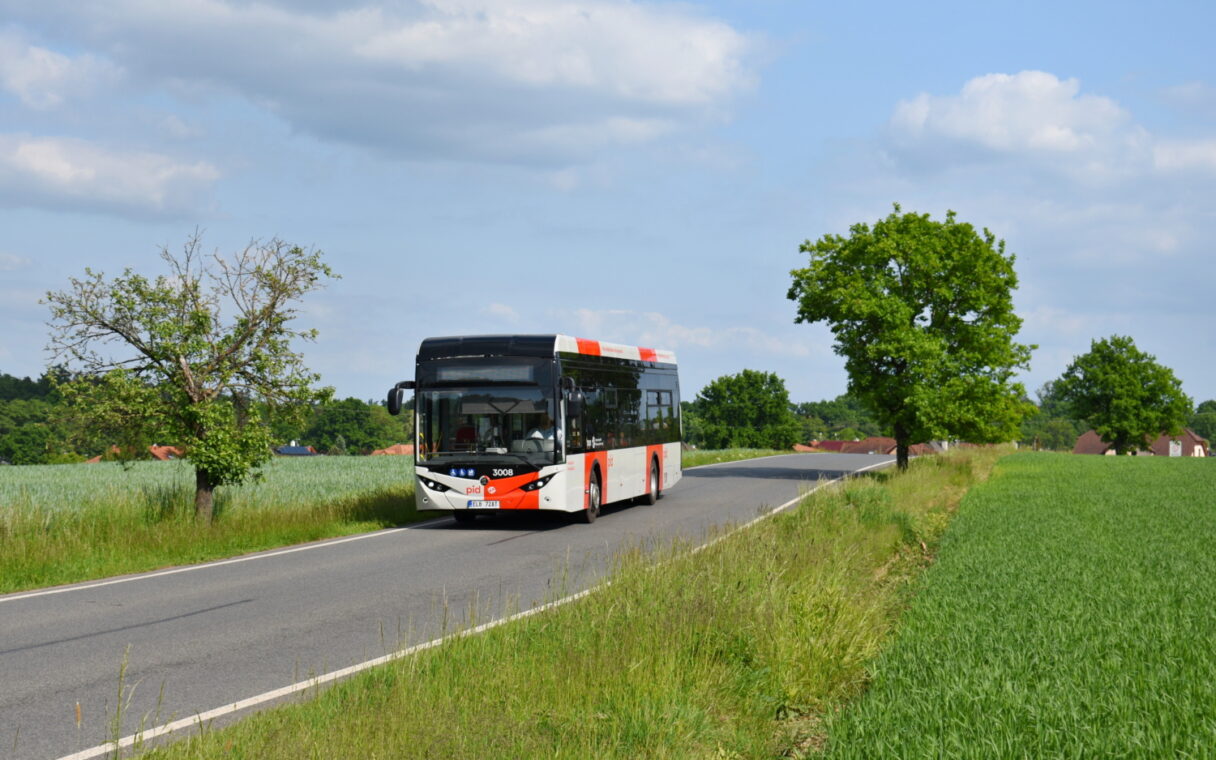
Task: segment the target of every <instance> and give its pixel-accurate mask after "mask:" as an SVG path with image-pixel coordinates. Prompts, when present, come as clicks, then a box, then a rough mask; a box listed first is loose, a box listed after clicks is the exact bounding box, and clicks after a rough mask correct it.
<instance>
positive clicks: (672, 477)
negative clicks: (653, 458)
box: [662, 441, 684, 491]
mask: <svg viewBox="0 0 1216 760" xmlns="http://www.w3.org/2000/svg"><path fill="white" fill-rule="evenodd" d="M682 457H683V448H682V446H681V445H680V442H679V441H675V442H674V443H664V444H663V462H662V468H663V471H662V478H663V490H664V491H666V490H667V489H668V488H671V487H672V486H674V485H675V484H676V483H679V482H680V478H682V477H683V476H684V467H683V460H682Z"/></svg>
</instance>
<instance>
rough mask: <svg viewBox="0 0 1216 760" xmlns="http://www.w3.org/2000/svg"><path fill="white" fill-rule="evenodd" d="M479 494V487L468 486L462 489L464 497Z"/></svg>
mask: <svg viewBox="0 0 1216 760" xmlns="http://www.w3.org/2000/svg"><path fill="white" fill-rule="evenodd" d="M480 493H481V486H469V487H468V488H465V489H464V495H465V496H477V495H479V494H480Z"/></svg>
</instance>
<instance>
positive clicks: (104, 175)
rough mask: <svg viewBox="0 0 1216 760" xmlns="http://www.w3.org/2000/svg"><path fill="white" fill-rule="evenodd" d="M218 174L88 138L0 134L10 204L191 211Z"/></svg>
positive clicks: (0, 177) (0, 162)
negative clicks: (108, 146) (124, 149)
mask: <svg viewBox="0 0 1216 760" xmlns="http://www.w3.org/2000/svg"><path fill="white" fill-rule="evenodd" d="M219 176H220V174H219V170H217V169H216V168H215V167H214V166H212V165H211V164H208V163H205V162H201V161H200V162H195V163H181V162H178V161H175V160H174V159H172V158H170V157H168V156H164V155H160V154H157V153H148V152H141V151H123V150H112V149H108V148H105V147H103V146H101V145H98V144H95V143H91V142H88V141H85V140H75V139H67V138H50V137H27V136H19V135H0V198H2V199H4V200H6V201H8V203H9V204H11V205H35V206H51V207H63V206H69V207H74V208H83V209H88V210H108V211H118V212H120V213H129V214H136V215H144V214H166V213H168V214H172V213H177V212H180V211H182V210H185V209H187V208H188V207H189V206H190V205H191V204H192V203H193V202H194V201H195V199H196V197H197V196H198V195H199V194H200V193H202V192H203V191H205V190H206V189H207V188H208V187H210V185H211V184H212V183H214V182H215V180H217V179H218V178H219Z"/></svg>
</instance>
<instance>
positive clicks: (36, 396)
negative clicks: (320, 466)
mask: <svg viewBox="0 0 1216 760" xmlns="http://www.w3.org/2000/svg"><path fill="white" fill-rule="evenodd" d="M78 380H79V378H78V377H76V376H74V375H72V374H71V373H68V372H66V371H64V370H62V369H58V368H57V369H52V370H48V371H47V372H45V373H44V374H43V375H42V376H41V377H39V378H38V379H36V380H34V379H30V378H29V377H17V376H15V375H9V374H7V373H4V372H0V461H3V462H7V463H9V464H70V463H75V462H83V461H85V460H86V459H90V458H92V457H95V456H101V457H102V458H103V459H122V458H131V457H140V458H146V457H147V456H148V453H147V452H148V447H149V446H151V445H154V444H155V445H163V446H164V445H167V446H172V445H176V444H177V443H178V442H177V441H175V440H173V439H172V438H171V437H164V436H158V435H156V434H155V433H154V432H152V431H149V432H148V434H146V435H143V436H142V437H140V436H123V437H122V438H123V441H122V443H123V444H124V445H125V446H126V447H127V449H126V450H120V451H118V452H115V451H113V448H114V447H116V446H119V443H120V441H118V440H117V439H115V438H112V437H110V436H107V435H105V434H104V433H103V432H99V431H97V430H96V429H94V428H93V427H92V426H90V425H87V424H83V421H82V420H81V419H80V417H79V415H77V414H75V413H74V412H73V410H72V409H70V408H69V407H68V405H67V404H65V403H64V400H63V397H62V394H61V393H60V392H59V390H58V387H59V386H60V385H61V384H63V383H65V382H72V381H78ZM412 426H413V418H412V416H411V415H402V416H400V417H393V416H391V415H389V413H388V410H387V409H385V407H384V402H383V401H362V400H360V399H357V398H353V397H350V398H345V399H341V400H331V401H327V402H324V403H317V404H315V405H312V406H310V407H308V408H306V409H301V410H299V413H298V414H295V415H290V416H280V417H279V419H276V420H275V421H273V422H272V423H271V425H270V438H269V441H270V443H269V445H270V446H272V447H278V446H280V445H286V444H290V443H291V442H292V441H295V442H297V443H298V444H299V445H301V446H312V447H313V448H315V449H316V450H317V451H318V452H320V453H323V454H330V455H358V454H370V453H371V452H372V451H374V450H375V449H383V448H387V447H389V446H392V445H394V444H398V443H408V442H410V441H412V440H413V427H412ZM119 448H120V449H122V447H119Z"/></svg>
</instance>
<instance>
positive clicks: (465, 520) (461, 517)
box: [452, 512, 477, 525]
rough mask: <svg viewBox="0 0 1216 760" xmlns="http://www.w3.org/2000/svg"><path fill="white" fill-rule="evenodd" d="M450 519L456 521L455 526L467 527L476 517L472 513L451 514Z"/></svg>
mask: <svg viewBox="0 0 1216 760" xmlns="http://www.w3.org/2000/svg"><path fill="white" fill-rule="evenodd" d="M452 517H453V519H455V520H456V524H457V525H468V524H469V523H471V522H473V521H474V520H476V519H477V515H475V514H473V513H472V512H453V513H452Z"/></svg>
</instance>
